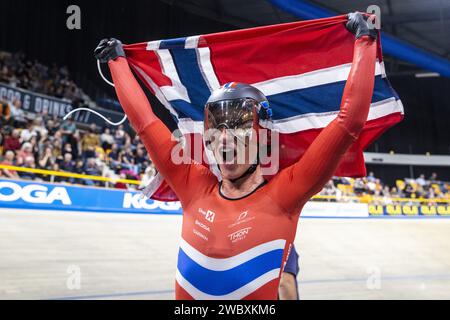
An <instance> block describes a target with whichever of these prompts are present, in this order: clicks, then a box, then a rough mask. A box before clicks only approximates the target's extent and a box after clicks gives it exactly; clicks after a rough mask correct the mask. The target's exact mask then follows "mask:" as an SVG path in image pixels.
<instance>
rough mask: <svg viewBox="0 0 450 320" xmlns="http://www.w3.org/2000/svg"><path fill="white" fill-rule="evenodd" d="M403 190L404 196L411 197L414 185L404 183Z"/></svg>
mask: <svg viewBox="0 0 450 320" xmlns="http://www.w3.org/2000/svg"><path fill="white" fill-rule="evenodd" d="M403 192H404V193H405V196H406V197H407V198H411V196H412V195H413V194H414V187H413V186H412V185H411V183H409V182H408V183H406V184H405V189H404V190H403Z"/></svg>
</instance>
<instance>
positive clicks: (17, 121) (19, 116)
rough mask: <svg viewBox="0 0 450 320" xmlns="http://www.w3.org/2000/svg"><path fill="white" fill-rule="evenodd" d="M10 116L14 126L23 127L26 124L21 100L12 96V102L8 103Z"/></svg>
mask: <svg viewBox="0 0 450 320" xmlns="http://www.w3.org/2000/svg"><path fill="white" fill-rule="evenodd" d="M9 109H10V116H11V119H12V121H13V122H14V125H15V126H16V127H19V128H20V127H23V126H25V125H26V124H27V119H26V118H25V112H24V111H23V110H22V102H21V101H20V100H19V99H17V98H14V99H13V102H12V104H10V105H9Z"/></svg>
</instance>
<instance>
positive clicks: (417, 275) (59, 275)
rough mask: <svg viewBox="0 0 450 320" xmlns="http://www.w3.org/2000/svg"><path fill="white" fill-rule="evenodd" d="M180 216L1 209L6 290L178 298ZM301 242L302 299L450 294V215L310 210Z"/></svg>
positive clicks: (1, 284) (13, 293)
mask: <svg viewBox="0 0 450 320" xmlns="http://www.w3.org/2000/svg"><path fill="white" fill-rule="evenodd" d="M180 226H181V217H180V216H158V215H123V214H92V213H67V212H56V211H55V212H48V213H39V212H32V211H23V210H22V211H19V210H14V211H12V210H9V209H0V299H61V298H65V299H173V297H174V292H173V288H174V275H175V265H176V258H177V245H178V241H179V235H180ZM296 246H297V248H298V251H299V252H300V269H301V271H300V278H299V285H300V295H301V298H302V299H450V219H444V218H442V219H306V218H304V219H301V220H300V225H299V231H298V234H297V240H296ZM78 271H79V272H80V280H81V281H80V285H81V287H80V288H79V289H76V288H75V289H69V288H68V283H69V286H70V285H74V283H75V284H76V282H73V281H72V280H73V279H74V278H73V276H74V273H71V272H75V274H76V273H77V272H78Z"/></svg>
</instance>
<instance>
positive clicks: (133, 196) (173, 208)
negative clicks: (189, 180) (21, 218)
mask: <svg viewBox="0 0 450 320" xmlns="http://www.w3.org/2000/svg"><path fill="white" fill-rule="evenodd" d="M0 208H16V209H35V210H67V211H93V212H113V213H141V214H142V213H151V214H181V212H182V211H181V205H180V203H179V202H159V201H154V200H150V199H147V198H144V197H142V195H141V194H140V193H139V192H135V191H134V192H133V191H125V190H115V189H105V188H95V187H94V188H93V187H82V186H72V185H64V184H51V183H37V182H33V181H20V180H9V179H0Z"/></svg>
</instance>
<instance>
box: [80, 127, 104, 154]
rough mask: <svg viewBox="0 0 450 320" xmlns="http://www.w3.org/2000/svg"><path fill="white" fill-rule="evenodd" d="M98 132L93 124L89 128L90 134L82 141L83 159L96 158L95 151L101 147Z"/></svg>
mask: <svg viewBox="0 0 450 320" xmlns="http://www.w3.org/2000/svg"><path fill="white" fill-rule="evenodd" d="M96 131H97V127H96V125H95V124H94V123H93V124H91V125H90V126H89V129H88V132H87V133H86V134H85V135H84V136H83V138H82V139H81V150H82V156H83V159H87V158H95V149H96V148H97V147H99V146H100V138H99V136H98V134H97V132H96Z"/></svg>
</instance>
